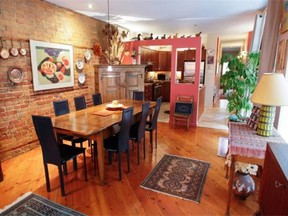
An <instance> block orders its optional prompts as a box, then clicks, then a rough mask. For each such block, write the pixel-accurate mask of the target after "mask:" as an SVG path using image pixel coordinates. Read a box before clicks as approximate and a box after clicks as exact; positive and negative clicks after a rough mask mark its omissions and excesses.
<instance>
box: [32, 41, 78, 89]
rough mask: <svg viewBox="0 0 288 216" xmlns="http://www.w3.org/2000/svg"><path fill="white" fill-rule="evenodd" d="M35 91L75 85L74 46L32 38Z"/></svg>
mask: <svg viewBox="0 0 288 216" xmlns="http://www.w3.org/2000/svg"><path fill="white" fill-rule="evenodd" d="M30 50H31V61H32V73H33V86H34V91H40V90H48V89H56V88H65V87H71V86H74V70H73V47H72V46H70V45H63V44H56V43H46V42H42V41H34V40H30Z"/></svg>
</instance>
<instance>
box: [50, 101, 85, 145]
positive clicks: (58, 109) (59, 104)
mask: <svg viewBox="0 0 288 216" xmlns="http://www.w3.org/2000/svg"><path fill="white" fill-rule="evenodd" d="M53 107H54V113H55V116H60V115H65V114H68V113H70V109H69V104H68V100H59V101H53ZM57 139H58V140H59V142H60V143H63V140H67V141H70V142H71V143H72V146H75V145H76V143H80V146H81V147H83V142H85V141H87V139H86V138H82V137H75V136H70V135H65V134H57Z"/></svg>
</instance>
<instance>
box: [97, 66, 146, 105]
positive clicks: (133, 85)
mask: <svg viewBox="0 0 288 216" xmlns="http://www.w3.org/2000/svg"><path fill="white" fill-rule="evenodd" d="M112 67H113V71H111V72H108V71H107V65H95V66H94V70H95V92H100V93H101V96H102V100H103V103H106V102H110V101H112V100H118V99H132V95H133V91H135V90H138V91H144V69H145V65H113V66H112Z"/></svg>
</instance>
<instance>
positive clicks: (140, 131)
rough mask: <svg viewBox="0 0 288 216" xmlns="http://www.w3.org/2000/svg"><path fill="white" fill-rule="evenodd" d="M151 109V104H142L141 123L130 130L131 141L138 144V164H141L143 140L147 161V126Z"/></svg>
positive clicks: (133, 125) (135, 124)
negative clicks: (140, 149)
mask: <svg viewBox="0 0 288 216" xmlns="http://www.w3.org/2000/svg"><path fill="white" fill-rule="evenodd" d="M149 107H150V102H149V101H147V102H144V103H143V104H142V113H141V118H140V121H138V122H136V123H134V124H132V126H131V129H130V140H132V142H133V145H134V143H135V142H136V144H137V164H139V161H140V160H139V145H140V143H141V140H143V155H144V159H145V125H146V121H147V117H148V115H149Z"/></svg>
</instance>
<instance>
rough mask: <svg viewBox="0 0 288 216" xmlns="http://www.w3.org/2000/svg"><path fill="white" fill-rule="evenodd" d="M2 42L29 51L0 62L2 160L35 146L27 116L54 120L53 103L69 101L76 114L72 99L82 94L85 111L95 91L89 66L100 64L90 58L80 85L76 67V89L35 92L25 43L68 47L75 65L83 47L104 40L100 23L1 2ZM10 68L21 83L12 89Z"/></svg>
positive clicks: (33, 0)
mask: <svg viewBox="0 0 288 216" xmlns="http://www.w3.org/2000/svg"><path fill="white" fill-rule="evenodd" d="M0 20H1V24H0V37H3V38H4V39H7V38H8V39H10V38H11V39H12V40H13V45H14V46H15V47H16V48H20V41H21V45H22V47H24V48H25V49H26V50H27V51H28V52H27V55H26V56H25V57H23V56H20V55H19V56H18V57H12V56H11V55H10V57H9V58H8V59H6V60H3V59H0V73H1V74H0V160H2V161H3V160H6V159H8V158H11V157H14V156H16V155H18V154H21V153H23V152H26V151H28V150H30V149H32V148H34V147H36V146H38V145H39V143H38V141H37V137H36V134H35V132H34V127H33V125H32V120H31V115H32V114H39V115H47V116H51V117H53V116H54V111H53V105H52V102H53V101H54V100H59V99H68V100H69V106H70V110H71V111H73V110H75V107H74V101H73V97H75V96H79V95H85V98H86V102H87V103H88V106H91V105H92V102H91V95H92V94H93V93H94V92H95V84H94V69H93V65H94V64H96V63H98V62H99V59H97V58H98V57H96V56H95V55H94V54H92V59H91V60H90V61H89V62H86V63H85V65H84V69H83V72H84V73H85V74H86V82H85V84H84V85H83V86H81V85H79V84H78V72H77V71H76V67H74V68H75V69H74V70H75V71H74V79H75V84H74V87H71V88H60V89H54V90H45V91H37V92H35V91H34V90H33V83H32V80H33V77H32V69H31V58H30V50H29V49H30V48H29V46H30V45H29V39H33V40H38V41H44V42H52V43H60V44H68V45H72V46H73V52H74V53H73V56H74V65H75V62H76V60H77V59H78V58H82V59H84V52H85V50H86V48H87V47H88V48H91V47H92V46H93V44H94V43H95V42H97V43H99V44H101V45H102V46H103V44H104V45H105V42H104V40H103V39H104V38H103V35H102V28H103V22H101V21H98V20H95V19H92V18H89V17H87V16H84V15H81V14H78V13H74V12H73V11H70V10H66V9H64V8H61V7H58V6H55V5H52V4H50V3H47V2H44V1H41V0H7V1H0ZM3 45H4V47H6V48H8V49H9V48H11V47H12V45H11V42H10V40H4V44H3ZM11 67H20V68H21V69H22V71H23V72H24V80H23V82H21V83H20V84H15V85H12V83H11V82H10V81H9V79H8V78H7V72H8V70H9V69H10V68H11Z"/></svg>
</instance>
